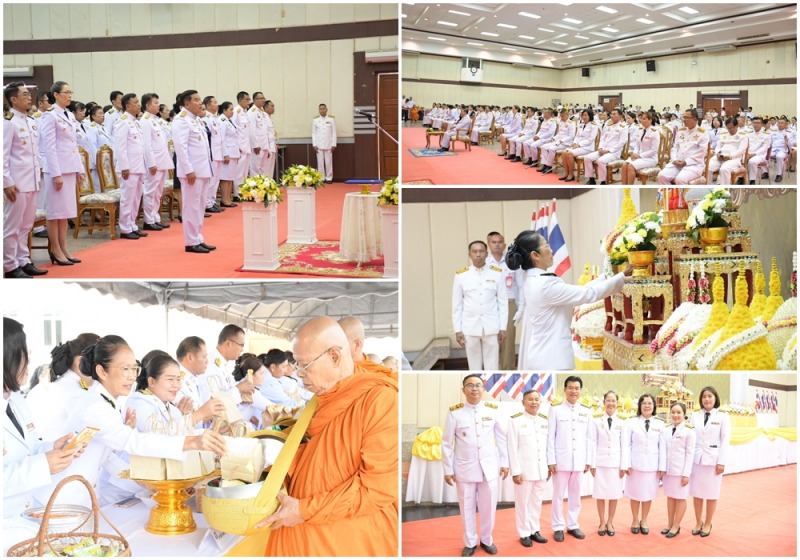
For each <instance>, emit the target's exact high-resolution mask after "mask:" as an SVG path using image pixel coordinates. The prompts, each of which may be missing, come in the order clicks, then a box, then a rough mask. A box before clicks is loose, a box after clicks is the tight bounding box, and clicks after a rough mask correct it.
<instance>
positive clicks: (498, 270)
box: [489, 264, 503, 272]
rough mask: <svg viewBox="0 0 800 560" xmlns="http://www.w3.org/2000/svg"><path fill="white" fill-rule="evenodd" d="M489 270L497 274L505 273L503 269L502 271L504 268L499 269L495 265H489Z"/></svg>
mask: <svg viewBox="0 0 800 560" xmlns="http://www.w3.org/2000/svg"><path fill="white" fill-rule="evenodd" d="M489 268H490V269H491V270H494V271H495V272H503V269H502V268H500V267H497V266H495V265H493V264H490V265H489Z"/></svg>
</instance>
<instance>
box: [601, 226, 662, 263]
mask: <svg viewBox="0 0 800 560" xmlns="http://www.w3.org/2000/svg"><path fill="white" fill-rule="evenodd" d="M615 233H617V235H616V236H615V237H614V239H613V241H612V242H611V243H610V246H608V255H609V257H610V259H611V263H612V264H616V265H620V264H622V263H624V262H625V261H628V262H629V263H631V264H632V265H633V267H634V271H633V276H647V275H648V274H649V273H650V266H651V265H652V264H653V262H654V261H655V254H656V246H655V240H656V239H657V238H658V237H659V236H660V235H661V215H660V214H658V213H656V212H645V213H644V214H640V215H638V216H636V217H635V218H633V219H632V220H628V221H627V222H626V223H625V224H623V225H622V226H621V228H619V231H616V230H615Z"/></svg>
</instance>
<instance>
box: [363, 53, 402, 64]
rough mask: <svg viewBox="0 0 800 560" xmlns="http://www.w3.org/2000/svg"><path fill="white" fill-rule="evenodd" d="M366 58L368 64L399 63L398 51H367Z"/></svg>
mask: <svg viewBox="0 0 800 560" xmlns="http://www.w3.org/2000/svg"><path fill="white" fill-rule="evenodd" d="M364 56H365V59H366V61H367V64H376V63H379V62H397V51H367V52H366V53H365V55H364Z"/></svg>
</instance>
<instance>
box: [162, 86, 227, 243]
mask: <svg viewBox="0 0 800 560" xmlns="http://www.w3.org/2000/svg"><path fill="white" fill-rule="evenodd" d="M202 107H203V104H202V103H201V102H200V96H199V95H198V93H197V91H196V90H193V89H190V90H186V91H184V92H183V93H180V94H178V96H177V99H176V104H175V111H176V113H177V115H176V116H175V121H174V122H173V123H172V141H173V143H174V145H175V160H176V170H175V173H176V175H177V176H178V178H179V179H180V182H181V198H182V201H183V203H182V209H181V215H182V217H183V244H184V247H185V251H186V252H187V253H210V252H211V251H213V250H214V249H216V247H215V246H213V245H208V244H206V243H205V240H204V239H203V234H202V231H201V230H202V229H203V217H204V216H205V211H206V205H205V200H204V196H205V193H206V189H207V188H208V184H209V182H210V181H211V152H210V151H209V145H208V137H207V135H206V131H205V128H204V127H203V123H202V121H201V120H200V117H201V116H202V114H203V109H202Z"/></svg>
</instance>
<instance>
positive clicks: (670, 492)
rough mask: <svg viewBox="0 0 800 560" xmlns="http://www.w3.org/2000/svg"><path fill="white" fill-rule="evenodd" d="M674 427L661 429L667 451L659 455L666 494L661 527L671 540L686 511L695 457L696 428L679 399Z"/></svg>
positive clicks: (673, 413) (673, 412)
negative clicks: (687, 420)
mask: <svg viewBox="0 0 800 560" xmlns="http://www.w3.org/2000/svg"><path fill="white" fill-rule="evenodd" d="M669 414H670V418H671V419H672V426H669V427H667V429H666V430H664V431H663V432H661V439H663V440H664V443H663V444H662V447H663V448H664V451H665V453H664V454H663V455H662V456H661V457H660V458H659V461H660V465H659V466H658V470H659V471H661V474H662V476H661V482H662V484H663V485H664V495H665V496H666V497H667V528H666V529H662V530H661V534H662V535H666V536H667V538H668V539H671V538H674V537H675V536H677V534H678V533H680V532H681V520H682V519H683V514H685V513H686V497H687V496H688V495H689V476H690V475H691V474H692V461H693V459H694V443H695V434H694V430H693V429H692V428H691V427H689V426H687V425H686V405H685V404H683V403H682V402H676V403H675V404H673V405H672V407H671V408H670V410H669Z"/></svg>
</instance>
